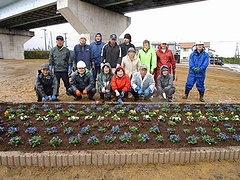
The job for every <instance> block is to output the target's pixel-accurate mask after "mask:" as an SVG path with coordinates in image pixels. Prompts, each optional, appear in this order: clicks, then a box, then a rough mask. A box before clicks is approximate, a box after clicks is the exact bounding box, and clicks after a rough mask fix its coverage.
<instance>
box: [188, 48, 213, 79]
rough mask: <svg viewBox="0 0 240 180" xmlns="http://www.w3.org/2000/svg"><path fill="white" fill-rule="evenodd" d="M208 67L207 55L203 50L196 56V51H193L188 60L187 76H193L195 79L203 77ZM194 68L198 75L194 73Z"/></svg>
mask: <svg viewBox="0 0 240 180" xmlns="http://www.w3.org/2000/svg"><path fill="white" fill-rule="evenodd" d="M208 65H209V55H208V53H207V52H206V51H205V50H203V51H201V52H200V54H198V52H197V50H194V51H193V52H192V54H191V55H190V58H189V75H193V76H195V77H205V75H206V69H207V67H208ZM194 68H198V69H199V73H195V72H194Z"/></svg>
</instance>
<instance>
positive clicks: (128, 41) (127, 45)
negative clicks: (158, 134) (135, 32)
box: [120, 33, 135, 57]
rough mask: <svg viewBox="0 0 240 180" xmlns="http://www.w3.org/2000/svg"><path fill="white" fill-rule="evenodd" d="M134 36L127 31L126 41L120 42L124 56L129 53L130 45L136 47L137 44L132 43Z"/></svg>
mask: <svg viewBox="0 0 240 180" xmlns="http://www.w3.org/2000/svg"><path fill="white" fill-rule="evenodd" d="M131 41H132V36H131V35H130V34H129V33H126V34H125V35H124V42H123V43H121V44H120V47H121V50H122V57H124V56H126V55H127V52H128V49H129V48H130V47H132V48H134V49H135V46H134V45H133V44H132V43H131Z"/></svg>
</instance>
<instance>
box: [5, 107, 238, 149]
mask: <svg viewBox="0 0 240 180" xmlns="http://www.w3.org/2000/svg"><path fill="white" fill-rule="evenodd" d="M239 114H240V105H239V104H200V105H199V104H191V105H190V104H135V105H131V104H129V105H127V104H126V105H120V104H117V105H110V104H102V105H96V104H88V105H83V104H64V103H61V104H53V103H48V104H40V103H39V104H0V137H1V138H2V142H0V145H1V146H0V150H1V151H17V150H20V151H24V152H33V151H35V152H41V151H45V150H91V149H98V150H101V149H111V150H113V149H146V148H182V147H187V148H188V147H226V146H239V145H240V143H239V142H240V121H239Z"/></svg>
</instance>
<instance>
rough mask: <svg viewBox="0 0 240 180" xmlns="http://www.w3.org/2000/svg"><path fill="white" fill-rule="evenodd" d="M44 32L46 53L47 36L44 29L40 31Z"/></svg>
mask: <svg viewBox="0 0 240 180" xmlns="http://www.w3.org/2000/svg"><path fill="white" fill-rule="evenodd" d="M42 30H43V31H44V44H45V51H47V34H46V31H47V30H46V29H42Z"/></svg>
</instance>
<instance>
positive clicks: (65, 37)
mask: <svg viewBox="0 0 240 180" xmlns="http://www.w3.org/2000/svg"><path fill="white" fill-rule="evenodd" d="M63 34H64V39H65V46H66V47H68V46H67V33H63Z"/></svg>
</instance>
